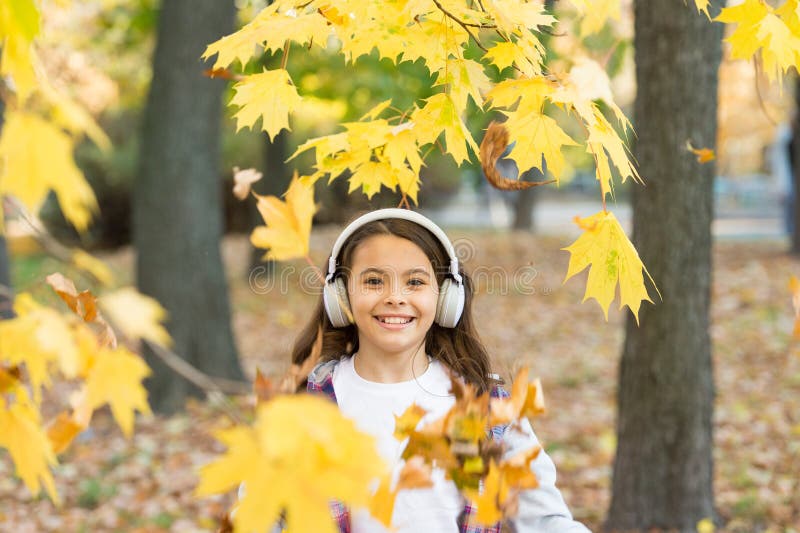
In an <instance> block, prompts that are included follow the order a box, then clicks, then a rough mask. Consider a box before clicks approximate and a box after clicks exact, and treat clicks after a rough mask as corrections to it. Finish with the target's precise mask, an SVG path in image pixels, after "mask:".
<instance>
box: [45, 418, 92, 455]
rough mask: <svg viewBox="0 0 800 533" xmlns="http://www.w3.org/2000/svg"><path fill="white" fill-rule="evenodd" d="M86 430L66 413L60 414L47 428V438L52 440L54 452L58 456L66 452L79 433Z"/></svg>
mask: <svg viewBox="0 0 800 533" xmlns="http://www.w3.org/2000/svg"><path fill="white" fill-rule="evenodd" d="M84 429H85V427H84V426H83V425H82V424H79V423H78V422H77V421H76V420H75V419H74V418H73V417H71V416H70V415H68V414H67V412H66V411H64V412H62V413H59V415H58V416H57V417H56V418H55V419H54V420H53V421H52V422H51V423H50V426H49V427H48V428H47V438H48V439H49V440H50V444H51V445H52V447H53V452H54V453H57V454H58V453H61V452H63V451H64V450H66V449H67V448H68V447H69V445H70V444H71V443H72V441H73V439H74V438H75V437H76V436H77V435H78V433H80V432H81V431H83V430H84Z"/></svg>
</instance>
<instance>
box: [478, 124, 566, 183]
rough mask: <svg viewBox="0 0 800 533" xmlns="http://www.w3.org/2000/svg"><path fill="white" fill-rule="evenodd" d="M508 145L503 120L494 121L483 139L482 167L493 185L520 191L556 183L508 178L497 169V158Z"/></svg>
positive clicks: (487, 179)
mask: <svg viewBox="0 0 800 533" xmlns="http://www.w3.org/2000/svg"><path fill="white" fill-rule="evenodd" d="M506 147H508V130H507V129H506V127H505V126H504V125H503V123H501V122H497V121H494V120H493V121H492V122H491V123H490V124H489V127H488V128H486V134H485V135H484V136H483V141H481V153H480V158H481V167H482V168H483V174H484V175H485V176H486V181H488V182H489V183H490V184H491V185H492V187H494V188H495V189H501V190H504V191H520V190H522V189H530V188H531V187H537V186H539V185H547V184H548V183H555V181H556V180H548V181H521V180H512V179H508V178H506V177H505V176H503V175H502V174H500V172H499V171H498V170H497V160H498V159H500V156H502V155H503V152H505V150H506Z"/></svg>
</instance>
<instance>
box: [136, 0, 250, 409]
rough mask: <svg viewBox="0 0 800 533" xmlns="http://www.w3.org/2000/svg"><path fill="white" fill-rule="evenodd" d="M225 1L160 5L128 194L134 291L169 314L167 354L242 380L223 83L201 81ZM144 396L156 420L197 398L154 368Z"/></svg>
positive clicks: (224, 20)
mask: <svg viewBox="0 0 800 533" xmlns="http://www.w3.org/2000/svg"><path fill="white" fill-rule="evenodd" d="M235 11H236V10H235V6H234V3H233V1H231V0H164V1H163V3H162V8H161V12H160V15H159V24H158V40H157V44H156V51H155V57H154V59H153V81H152V83H151V86H150V93H149V95H148V101H147V108H146V110H145V117H144V135H143V140H142V151H141V162H140V172H139V176H138V182H137V184H136V187H135V190H134V196H133V199H134V206H133V214H134V226H133V229H134V243H135V245H136V250H137V264H136V266H137V282H138V284H139V288H140V290H141V291H142V292H144V293H145V294H149V295H151V296H153V297H154V298H156V299H157V300H158V301H159V302H161V304H162V305H163V306H164V307H165V308H166V309H167V311H168V312H169V317H170V318H169V323H168V329H169V331H170V334H171V335H172V338H173V340H174V342H175V344H174V347H173V348H174V351H175V352H176V353H177V354H179V355H180V356H181V357H183V358H185V359H186V360H187V361H188V362H189V363H191V364H192V365H194V366H195V367H196V368H198V369H200V370H201V371H203V372H205V373H207V374H209V375H212V376H219V377H225V378H231V379H237V378H241V377H242V371H241V367H240V365H239V362H238V358H237V354H236V349H235V347H234V343H233V335H232V333H231V327H230V308H229V303H228V295H227V285H226V280H225V275H224V272H223V265H222V258H221V254H220V246H219V245H220V239H221V236H222V199H221V197H220V186H219V180H220V154H219V152H220V147H219V144H220V141H219V136H220V118H221V114H222V108H221V104H222V101H221V96H222V91H223V89H224V82H223V81H220V80H211V79H208V78H207V77H205V76H204V75H203V70H204V69H205V68H207V67H208V65H204V64H203V63H202V62H201V60H200V55H201V54H202V53H203V50H204V49H205V47H206V45H208V44H209V43H211V42H213V41H215V40H216V39H218V38H219V37H221V36H222V35H224V34H227V33H229V32H231V31H232V30H233V23H234V15H235ZM146 356H147V360H148V363H149V364H150V366H151V368H152V369H153V377H152V378H151V379H149V380H148V382H147V386H148V390H149V393H150V401H151V404H152V406H153V408H154V409H156V410H157V411H159V412H172V411H175V410H178V409H181V408H182V407H183V405H184V401H185V399H186V396H187V395H189V394H198V393H199V392H200V391H198V390H195V389H194V388H193V386H191V385H190V383H189V382H187V381H186V380H184V379H182V378H180V377H178V376H176V375H175V374H173V373H172V372H171V371H170V370H169V369H168V368H167V367H166V366H165V365H164V364H163V363H162V362H161V361H160V360H159V359H157V358H155V357H153V356H152V354H149V353H146Z"/></svg>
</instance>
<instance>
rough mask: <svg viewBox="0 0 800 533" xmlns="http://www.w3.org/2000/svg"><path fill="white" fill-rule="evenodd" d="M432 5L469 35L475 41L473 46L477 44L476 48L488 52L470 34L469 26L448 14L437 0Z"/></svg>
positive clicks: (473, 35)
mask: <svg viewBox="0 0 800 533" xmlns="http://www.w3.org/2000/svg"><path fill="white" fill-rule="evenodd" d="M433 3H434V4H436V7H438V8H439V11H441V12H442V13H444V14H445V16H447V17H448V18H450V19H452V20H453V21H454V22H455V23H456V24H458V25H459V26H461V27H462V28H464V31H465V32H467V33H468V34H469V36H470V37H472V40H473V41H475V44H477V45H478V47H479V48H480V49H481V50H483V51H484V52H488V51H489V50H487V49H486V47H485V46H483V45H482V44H481V42H480V41H479V40H478V38H477V37H476V36H475V34H474V33H472V31H471V30H470V29H469V25H468V24H467V23H466V22H464V21H463V20H461V19H460V18H458V17H456V16H455V15H453V14H452V13H450V12H449V11H448V10H446V9H445V8H444V6H442V4H440V3H439V0H433ZM477 27H479V28H482V27H484V26H477ZM486 27H488V26H486Z"/></svg>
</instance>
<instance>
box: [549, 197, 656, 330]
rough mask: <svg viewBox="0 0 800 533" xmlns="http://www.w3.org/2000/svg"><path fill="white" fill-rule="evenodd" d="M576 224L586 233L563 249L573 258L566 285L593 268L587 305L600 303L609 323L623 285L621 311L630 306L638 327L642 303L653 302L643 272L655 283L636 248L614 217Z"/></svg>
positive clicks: (594, 217) (602, 215)
mask: <svg viewBox="0 0 800 533" xmlns="http://www.w3.org/2000/svg"><path fill="white" fill-rule="evenodd" d="M576 222H577V223H578V225H579V226H580V227H581V228H583V230H584V232H583V234H582V235H581V236H580V237H579V238H578V240H576V241H575V242H574V243H572V244H571V245H570V246H568V247H567V248H563V250H566V251H568V252H570V254H571V256H570V259H569V268H568V270H567V276H566V278H564V282H566V281H567V280H568V279H569V278H571V277H572V276H574V275H575V274H577V273H578V272H581V271H582V270H583V269H585V268H586V267H590V268H589V278H588V280H587V281H586V292H585V294H584V297H583V301H584V302H585V301H586V300H588V299H589V298H594V299H596V300H597V303H598V304H600V307H601V308H602V309H603V314H604V315H605V317H606V320H608V306H609V305H610V304H611V301H612V300H613V299H614V293H615V292H616V288H617V284H619V293H620V304H619V308H620V309H622V307H623V306H625V305H627V306H628V307H629V308H630V310H631V312H632V313H633V316H634V317H635V318H636V322H637V324H638V322H639V307H640V305H641V302H642V301H648V302H652V300H651V299H650V297H649V295H648V294H647V289H646V288H645V286H644V275H643V272H644V273H646V274H647V276H648V278H650V281H651V282H653V278H652V277H650V273H649V272H647V269H646V268H645V266H644V264H643V263H642V260H641V259H639V254H638V252H637V251H636V248H634V247H633V244H631V242H630V241H629V240H628V237H627V236H626V235H625V232H624V231H623V230H622V227H621V226H620V225H619V222H617V219H616V217H615V216H614V213H611V212H603V211H601V212H600V213H597V214H595V215H592V216H590V217H587V218H578V217H576ZM653 285H654V286H655V282H653ZM656 292H658V288H657V287H656ZM660 296H661V294H660V293H659V297H660Z"/></svg>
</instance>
